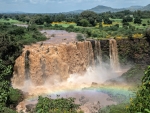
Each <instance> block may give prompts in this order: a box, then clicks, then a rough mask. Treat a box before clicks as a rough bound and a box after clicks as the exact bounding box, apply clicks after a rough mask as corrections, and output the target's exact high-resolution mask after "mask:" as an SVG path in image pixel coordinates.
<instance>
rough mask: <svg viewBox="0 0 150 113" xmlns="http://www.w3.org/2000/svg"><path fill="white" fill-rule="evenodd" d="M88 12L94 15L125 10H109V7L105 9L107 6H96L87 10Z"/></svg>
mask: <svg viewBox="0 0 150 113" xmlns="http://www.w3.org/2000/svg"><path fill="white" fill-rule="evenodd" d="M89 10H90V11H94V12H96V13H103V12H108V11H110V12H118V11H123V10H125V9H123V8H122V9H115V8H111V7H107V6H103V5H98V6H96V7H94V8H92V9H89Z"/></svg>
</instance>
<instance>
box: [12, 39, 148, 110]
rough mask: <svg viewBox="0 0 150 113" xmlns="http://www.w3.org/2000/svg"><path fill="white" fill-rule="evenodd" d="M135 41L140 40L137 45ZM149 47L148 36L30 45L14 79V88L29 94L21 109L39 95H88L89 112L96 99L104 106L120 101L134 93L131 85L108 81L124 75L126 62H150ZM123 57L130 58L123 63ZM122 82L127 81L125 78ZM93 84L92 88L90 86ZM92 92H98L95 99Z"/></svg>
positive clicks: (17, 64)
mask: <svg viewBox="0 0 150 113" xmlns="http://www.w3.org/2000/svg"><path fill="white" fill-rule="evenodd" d="M135 42H137V43H136V44H133V43H135ZM136 45H138V50H136V51H135V50H134V54H133V49H134V47H135V46H136ZM148 46H149V43H148V42H147V41H146V40H145V39H135V40H115V39H109V40H87V41H83V42H70V43H63V44H49V43H37V44H32V45H26V46H25V47H24V49H23V52H22V54H21V55H20V56H19V57H18V58H17V59H16V62H15V66H14V74H13V78H12V85H13V87H14V88H19V89H21V90H22V91H24V92H27V93H28V94H27V97H26V100H24V101H23V102H22V103H21V104H23V105H22V106H21V104H20V106H21V107H20V108H18V109H25V105H28V104H35V103H36V102H37V97H38V96H39V95H44V96H46V95H47V96H51V97H53V98H56V95H57V94H60V95H61V96H62V97H67V96H73V97H75V98H77V100H79V99H80V98H81V97H82V96H84V97H86V98H85V101H86V99H88V101H87V103H85V104H84V105H83V106H81V107H82V109H83V110H84V111H86V113H91V111H90V110H91V109H92V110H93V108H91V109H88V108H89V106H91V103H95V102H96V101H100V102H102V103H101V106H103V107H104V106H107V105H111V104H117V103H119V101H118V100H117V99H116V98H117V97H116V95H123V94H127V95H128V94H129V93H130V92H129V91H128V85H127V84H125V85H122V84H121V85H119V86H117V85H114V86H112V84H111V85H105V81H107V80H109V79H113V78H116V77H119V76H121V74H122V73H123V72H124V70H123V66H122V64H128V63H129V62H130V61H132V63H134V62H135V63H139V64H141V63H142V64H145V63H149V61H150V60H149V57H148V56H149V51H150V50H149V49H148ZM131 48H132V49H131ZM136 48H137V46H136ZM140 55H142V57H141V56H140ZM121 57H126V59H124V60H123V61H120V62H119V58H121ZM121 82H122V83H124V81H123V80H122V81H121ZM97 86H98V88H97ZM90 87H92V90H90V89H88V88H90ZM83 89H84V90H83ZM112 89H115V90H114V91H115V92H116V93H115V94H113V93H114V92H113V93H112V92H111V94H110V90H112ZM91 95H95V99H93V98H92V97H91ZM110 95H111V96H110ZM112 97H113V98H112ZM114 97H115V98H114ZM33 98H34V99H33ZM108 99H110V100H109V101H108ZM124 100H126V98H125V99H124ZM124 100H123V101H124ZM77 102H78V103H80V102H79V101H77ZM89 103H90V104H89Z"/></svg>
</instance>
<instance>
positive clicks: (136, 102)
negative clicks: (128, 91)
mask: <svg viewBox="0 0 150 113" xmlns="http://www.w3.org/2000/svg"><path fill="white" fill-rule="evenodd" d="M149 100H150V66H148V69H147V70H146V71H145V75H144V77H143V79H142V85H141V86H140V87H139V89H138V91H137V92H136V97H135V98H133V99H132V98H131V102H130V107H129V112H130V113H150V105H149Z"/></svg>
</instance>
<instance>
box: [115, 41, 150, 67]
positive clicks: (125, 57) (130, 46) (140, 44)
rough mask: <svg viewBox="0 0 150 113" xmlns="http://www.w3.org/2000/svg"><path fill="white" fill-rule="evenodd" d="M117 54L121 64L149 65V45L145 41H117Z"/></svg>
mask: <svg viewBox="0 0 150 113" xmlns="http://www.w3.org/2000/svg"><path fill="white" fill-rule="evenodd" d="M117 43H118V53H119V57H120V61H121V62H122V63H125V62H128V61H132V62H133V63H136V64H150V45H149V42H148V41H147V40H146V39H133V40H129V39H124V40H117Z"/></svg>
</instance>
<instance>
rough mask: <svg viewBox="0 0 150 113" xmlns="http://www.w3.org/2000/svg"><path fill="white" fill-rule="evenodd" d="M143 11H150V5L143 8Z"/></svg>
mask: <svg viewBox="0 0 150 113" xmlns="http://www.w3.org/2000/svg"><path fill="white" fill-rule="evenodd" d="M141 11H150V4H148V5H147V6H145V7H143V8H142V9H141Z"/></svg>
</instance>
